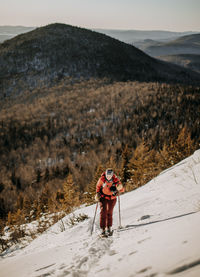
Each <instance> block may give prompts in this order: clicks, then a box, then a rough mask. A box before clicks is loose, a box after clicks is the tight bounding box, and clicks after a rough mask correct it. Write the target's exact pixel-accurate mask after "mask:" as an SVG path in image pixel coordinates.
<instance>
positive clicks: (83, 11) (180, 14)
mask: <svg viewBox="0 0 200 277" xmlns="http://www.w3.org/2000/svg"><path fill="white" fill-rule="evenodd" d="M0 7H1V9H0V26H23V27H42V26H46V25H49V24H53V23H55V22H58V23H63V24H69V25H72V26H77V27H82V28H86V29H107V30H121V31H123V30H139V31H167V32H191V31H192V32H199V31H200V19H199V10H200V1H198V0H190V1H188V0H169V1H167V2H163V3H161V1H160V0H151V1H149V0H142V1H139V0H109V1H106V0H101V2H98V1H97V0H85V1H84V2H83V1H82V0H73V2H72V1H70V0H59V2H56V1H55V0H43V1H39V0H34V1H33V0H29V1H28V2H27V1H26V0H20V2H16V1H14V0H0Z"/></svg>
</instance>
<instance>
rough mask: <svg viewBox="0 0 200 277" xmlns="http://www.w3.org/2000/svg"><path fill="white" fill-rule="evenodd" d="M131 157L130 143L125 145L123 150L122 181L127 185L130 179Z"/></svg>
mask: <svg viewBox="0 0 200 277" xmlns="http://www.w3.org/2000/svg"><path fill="white" fill-rule="evenodd" d="M130 157H131V151H130V149H129V147H128V145H126V146H125V148H124V151H123V152H122V165H121V174H120V176H121V181H122V183H123V184H124V185H125V184H126V182H127V180H129V179H130V171H129V167H128V164H129V160H130Z"/></svg>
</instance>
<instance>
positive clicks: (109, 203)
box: [95, 168, 124, 237]
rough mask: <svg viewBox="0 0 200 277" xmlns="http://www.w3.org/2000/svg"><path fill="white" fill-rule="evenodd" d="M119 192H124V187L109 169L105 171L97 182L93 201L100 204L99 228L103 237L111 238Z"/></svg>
mask: <svg viewBox="0 0 200 277" xmlns="http://www.w3.org/2000/svg"><path fill="white" fill-rule="evenodd" d="M120 192H124V187H123V186H122V184H121V182H120V180H119V179H118V178H117V176H116V175H115V174H114V172H113V170H112V169H111V168H108V169H106V171H105V172H103V173H102V175H101V177H100V179H99V180H98V182H97V185H96V196H95V200H96V201H99V202H100V209H101V211H100V227H101V229H102V233H101V235H102V236H103V237H104V236H107V235H108V236H112V233H113V231H112V229H111V227H112V221H113V220H112V215H113V209H114V206H115V204H116V202H117V195H119V193H120ZM106 229H107V230H106ZM106 231H107V232H106Z"/></svg>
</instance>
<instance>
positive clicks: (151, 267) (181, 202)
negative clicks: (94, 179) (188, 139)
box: [0, 150, 200, 277]
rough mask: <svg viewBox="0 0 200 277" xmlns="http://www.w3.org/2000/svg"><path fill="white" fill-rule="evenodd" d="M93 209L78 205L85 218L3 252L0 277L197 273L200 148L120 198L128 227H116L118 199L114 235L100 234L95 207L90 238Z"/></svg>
mask: <svg viewBox="0 0 200 277" xmlns="http://www.w3.org/2000/svg"><path fill="white" fill-rule="evenodd" d="M94 211H95V205H93V206H90V207H84V208H80V209H78V210H77V211H75V212H74V213H75V214H79V213H85V214H87V215H88V216H89V219H88V220H86V221H84V222H81V223H79V224H78V225H76V226H74V227H66V231H64V232H61V230H60V225H59V223H57V224H55V225H54V226H52V227H51V228H49V230H47V231H46V232H45V233H44V234H42V235H41V236H39V237H38V238H37V239H35V240H34V241H32V242H31V243H30V244H29V245H28V246H27V247H25V248H23V249H18V250H15V251H13V252H12V251H10V252H7V253H4V255H3V256H2V257H1V258H0V277H28V276H30V277H45V276H56V277H65V276H69V277H94V276H97V277H106V276H111V275H112V276H116V277H126V276H127V277H133V276H138V277H167V276H171V277H173V276H175V277H199V276H200V239H199V234H200V150H198V151H196V152H195V153H194V154H193V155H192V156H191V157H189V158H187V159H185V160H184V161H182V162H180V163H179V164H177V165H175V166H173V167H172V168H169V169H167V170H165V171H164V172H162V173H161V174H160V175H159V176H157V177H156V178H154V179H153V180H152V181H151V182H149V183H148V184H147V185H145V186H143V187H141V188H139V189H137V190H135V191H132V192H129V193H126V194H124V195H122V196H121V213H122V224H123V225H124V226H126V225H129V227H128V228H127V229H122V230H118V229H117V227H118V203H117V205H116V207H115V210H114V215H113V217H114V226H113V228H114V229H115V231H114V234H113V236H112V237H109V238H100V237H99V235H98V234H99V233H100V228H99V210H98V215H97V218H96V222H95V229H94V233H93V235H92V236H91V235H90V230H91V224H92V220H93V216H94ZM66 219H67V217H66ZM66 219H63V221H65V220H66Z"/></svg>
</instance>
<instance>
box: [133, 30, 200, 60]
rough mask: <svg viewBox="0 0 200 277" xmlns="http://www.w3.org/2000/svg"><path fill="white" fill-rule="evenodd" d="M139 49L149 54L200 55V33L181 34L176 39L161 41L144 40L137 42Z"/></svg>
mask: <svg viewBox="0 0 200 277" xmlns="http://www.w3.org/2000/svg"><path fill="white" fill-rule="evenodd" d="M137 46H139V48H140V49H142V50H143V51H145V53H147V54H148V55H150V56H153V57H158V56H166V55H180V54H194V55H200V34H194V35H189V36H183V37H180V38H178V39H176V40H173V41H170V42H166V43H161V42H155V41H148V43H147V41H145V42H144V43H143V44H142V43H141V44H140V45H139V44H137Z"/></svg>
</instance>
